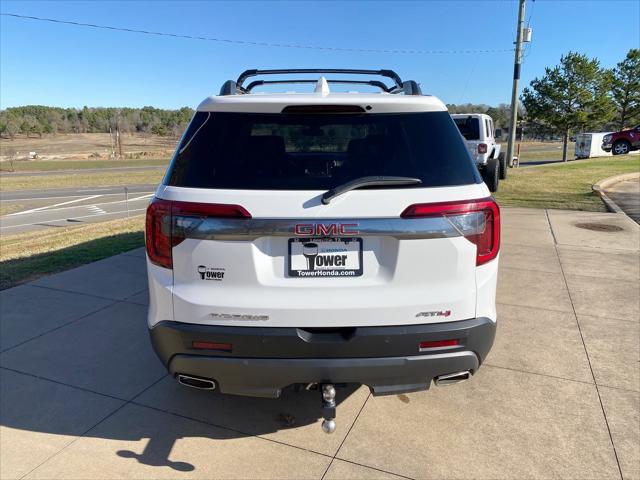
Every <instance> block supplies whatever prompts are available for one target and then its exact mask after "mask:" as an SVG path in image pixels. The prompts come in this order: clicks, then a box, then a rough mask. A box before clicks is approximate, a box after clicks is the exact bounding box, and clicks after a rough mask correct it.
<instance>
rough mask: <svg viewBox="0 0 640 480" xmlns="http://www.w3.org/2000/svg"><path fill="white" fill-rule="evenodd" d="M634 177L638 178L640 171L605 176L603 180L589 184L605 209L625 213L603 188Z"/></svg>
mask: <svg viewBox="0 0 640 480" xmlns="http://www.w3.org/2000/svg"><path fill="white" fill-rule="evenodd" d="M636 177H639V178H640V173H638V172H634V173H624V174H622V175H616V176H614V177H609V178H605V179H604V180H600V181H599V182H598V183H596V184H594V185H591V190H593V191H594V192H595V193H596V194H598V196H599V197H600V198H601V199H602V201H603V202H604V204H605V206H606V207H607V210H609V211H610V212H614V213H623V214H625V213H624V211H623V210H622V209H621V208H620V207H619V206H618V205H617V204H616V203H615V202H614V201H613V200H611V198H610V197H609V196H608V195H607V194H606V193H605V192H604V189H605V188H607V187H610V186H611V185H613V184H615V183H618V182H624V181H625V180H632V179H634V178H636ZM625 215H626V214H625Z"/></svg>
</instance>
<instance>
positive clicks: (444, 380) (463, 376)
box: [433, 370, 471, 387]
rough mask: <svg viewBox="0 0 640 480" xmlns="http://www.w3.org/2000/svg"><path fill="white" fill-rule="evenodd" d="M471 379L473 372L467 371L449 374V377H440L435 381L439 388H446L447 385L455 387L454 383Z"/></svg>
mask: <svg viewBox="0 0 640 480" xmlns="http://www.w3.org/2000/svg"><path fill="white" fill-rule="evenodd" d="M470 378H471V372H470V371H469V370H466V371H464V372H456V373H449V374H447V375H440V376H438V377H436V378H435V379H434V380H433V381H434V382H435V384H436V385H437V386H438V387H444V386H447V385H453V384H454V383H460V382H464V381H465V380H469V379H470Z"/></svg>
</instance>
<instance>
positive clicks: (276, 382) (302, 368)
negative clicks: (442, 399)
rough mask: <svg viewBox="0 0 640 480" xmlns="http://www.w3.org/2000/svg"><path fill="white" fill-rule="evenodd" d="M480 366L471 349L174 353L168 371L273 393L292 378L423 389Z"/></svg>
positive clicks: (243, 390) (386, 390)
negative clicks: (400, 353)
mask: <svg viewBox="0 0 640 480" xmlns="http://www.w3.org/2000/svg"><path fill="white" fill-rule="evenodd" d="M479 366H480V362H479V361H478V357H476V355H475V354H474V353H473V352H455V353H447V354H438V355H417V356H411V357H383V358H321V359H312V358H304V359H303V358H269V359H266V358H233V357H226V358H224V357H204V356H193V355H176V356H174V357H173V359H172V360H171V362H170V364H169V371H170V372H171V373H172V374H174V375H177V374H183V373H185V372H188V374H189V375H194V376H197V377H204V378H210V379H212V380H214V381H215V382H216V385H218V388H219V390H220V391H221V392H222V393H229V394H235V395H247V396H254V397H270V398H276V397H279V396H280V393H281V391H282V389H284V388H285V387H287V386H289V385H292V384H295V383H334V384H335V383H362V384H365V385H367V386H368V387H369V388H370V389H371V391H372V393H373V394H374V395H391V394H399V393H407V392H416V391H420V390H427V389H428V388H429V386H430V385H431V381H432V380H433V379H434V378H435V377H437V376H439V375H443V374H448V373H453V372H460V371H466V370H468V371H471V372H472V373H473V372H475V371H476V370H477V369H478V367H479Z"/></svg>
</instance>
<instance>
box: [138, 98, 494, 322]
mask: <svg viewBox="0 0 640 480" xmlns="http://www.w3.org/2000/svg"><path fill="white" fill-rule="evenodd" d="M372 175H373V176H397V177H410V178H415V179H419V181H420V182H421V183H419V184H414V185H399V186H392V187H390V186H376V187H369V188H366V187H365V188H359V189H356V190H351V191H348V192H345V193H343V194H341V195H339V196H337V197H335V198H333V199H331V200H330V202H329V203H328V204H323V202H322V195H323V194H324V193H325V192H326V191H327V190H329V189H331V188H334V187H336V186H339V185H342V184H344V183H346V182H349V181H351V180H353V179H355V178H360V177H365V176H372ZM487 195H488V192H487V190H486V188H485V186H484V184H482V183H481V180H480V179H479V177H478V173H477V169H476V168H475V166H474V164H473V162H472V160H471V158H470V157H469V155H468V153H467V151H466V147H465V145H464V143H463V141H462V139H461V138H460V135H459V134H458V132H457V130H456V127H455V125H454V123H453V122H452V120H451V118H450V116H449V115H448V113H447V112H420V113H385V114H370V113H365V112H364V110H362V112H357V113H336V112H323V113H317V112H309V113H304V112H296V113H275V114H274V113H231V112H198V113H197V114H196V115H195V117H194V119H193V121H192V123H191V124H190V126H189V128H188V130H187V132H186V133H185V135H184V137H183V139H182V141H181V143H180V146H179V148H178V150H177V152H176V155H175V158H174V160H173V162H172V165H171V167H170V169H169V172H168V173H167V176H166V178H165V181H164V184H163V185H162V186H161V187H160V188H159V190H158V192H157V198H156V199H155V200H154V202H153V203H152V205H151V206H150V210H149V212H150V214H149V216H148V225H147V227H148V238H147V241H148V243H149V244H151V246H152V248H150V249H149V252H150V255H149V257H150V260H151V261H152V262H154V263H157V264H160V265H162V264H163V263H164V265H163V266H165V267H169V266H171V267H172V268H173V305H174V320H176V321H180V322H187V323H199V324H214V325H233V326H292V327H302V328H321V327H349V326H375V325H408V324H419V323H430V322H442V321H451V320H461V319H469V318H474V316H475V306H476V275H475V269H476V265H477V264H481V263H484V262H486V261H488V260H490V259H492V258H494V257H495V255H496V254H497V244H498V241H499V239H498V238H497V237H498V233H497V232H498V230H497V228H494V226H496V224H497V220H498V219H497V215H498V212H497V207H496V206H495V203H494V202H493V201H492V200H491V199H488V200H487V199H485V200H482V199H483V198H484V197H486V196H487ZM478 199H481V201H477V200H478ZM156 246H157V248H156Z"/></svg>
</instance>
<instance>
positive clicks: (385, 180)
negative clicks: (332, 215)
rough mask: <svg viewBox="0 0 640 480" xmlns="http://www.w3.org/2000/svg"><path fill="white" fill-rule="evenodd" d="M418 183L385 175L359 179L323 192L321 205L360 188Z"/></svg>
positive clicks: (413, 179) (407, 178) (409, 179)
mask: <svg viewBox="0 0 640 480" xmlns="http://www.w3.org/2000/svg"><path fill="white" fill-rule="evenodd" d="M420 183H422V180H420V179H419V178H411V177H388V176H386V175H377V176H373V177H360V178H356V179H355V180H351V181H349V182H347V183H343V184H342V185H338V186H337V187H333V188H332V189H331V190H327V191H326V192H324V193H323V194H322V203H323V205H328V204H329V202H330V201H331V199H332V198H335V197H337V196H338V195H342V194H343V193H346V192H348V191H350V190H354V189H356V188H360V187H373V186H376V185H418V184H420Z"/></svg>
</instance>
